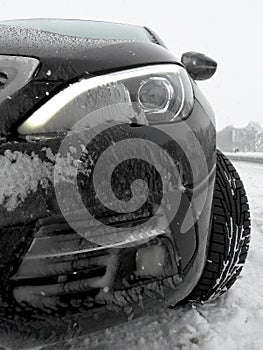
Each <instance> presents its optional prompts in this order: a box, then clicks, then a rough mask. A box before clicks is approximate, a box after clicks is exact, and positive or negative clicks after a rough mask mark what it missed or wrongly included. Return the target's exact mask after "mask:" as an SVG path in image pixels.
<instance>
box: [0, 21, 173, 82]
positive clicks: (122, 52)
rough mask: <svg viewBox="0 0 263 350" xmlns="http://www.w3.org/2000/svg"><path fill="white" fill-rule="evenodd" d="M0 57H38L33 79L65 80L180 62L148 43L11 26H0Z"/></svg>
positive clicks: (163, 50)
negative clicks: (76, 35)
mask: <svg viewBox="0 0 263 350" xmlns="http://www.w3.org/2000/svg"><path fill="white" fill-rule="evenodd" d="M0 43H1V48H0V54H4V55H18V56H28V57H35V58H38V59H39V60H40V62H41V67H40V70H39V71H38V73H37V75H36V77H35V80H46V81H68V80H70V79H74V78H76V77H78V76H81V75H83V74H87V73H88V74H94V73H98V72H105V71H112V70H117V69H121V68H126V67H133V66H138V65H145V64H158V63H180V62H179V60H178V59H177V58H176V57H174V56H173V55H172V54H171V53H170V52H169V51H168V50H166V49H165V48H163V47H162V46H160V45H157V44H154V43H147V42H134V41H123V40H101V39H95V40H94V39H88V38H81V37H74V36H67V35H61V34H57V33H52V32H47V31H43V30H38V29H30V28H23V27H19V26H14V25H3V24H1V25H0Z"/></svg>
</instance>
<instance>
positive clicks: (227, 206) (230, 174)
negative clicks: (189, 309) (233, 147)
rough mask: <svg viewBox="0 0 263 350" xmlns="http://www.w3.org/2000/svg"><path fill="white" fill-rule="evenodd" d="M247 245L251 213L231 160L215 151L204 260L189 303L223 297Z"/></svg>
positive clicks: (230, 284) (242, 259)
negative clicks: (213, 182) (213, 178)
mask: <svg viewBox="0 0 263 350" xmlns="http://www.w3.org/2000/svg"><path fill="white" fill-rule="evenodd" d="M249 241H250V213H249V206H248V201H247V196H246V192H245V189H244V186H243V183H242V181H241V180H240V177H239V175H238V173H237V171H236V169H235V168H234V166H233V164H232V163H231V162H230V160H229V159H228V158H227V157H226V156H225V155H224V154H223V153H221V152H220V151H217V164H216V180H215V188H214V196H213V205H212V212H211V232H210V238H209V248H208V253H207V260H206V263H205V267H204V270H203V273H202V275H201V278H200V280H199V282H198V283H197V285H196V286H195V288H194V289H193V291H192V292H191V294H190V295H189V296H188V298H187V299H188V301H197V302H198V301H205V300H208V299H212V298H214V297H217V296H219V295H222V294H223V293H225V292H226V291H227V290H228V289H229V288H230V287H231V286H232V285H233V284H234V283H235V281H236V279H237V277H238V276H239V274H240V272H241V270H242V268H243V265H244V263H245V261H246V258H247V253H248V248H249Z"/></svg>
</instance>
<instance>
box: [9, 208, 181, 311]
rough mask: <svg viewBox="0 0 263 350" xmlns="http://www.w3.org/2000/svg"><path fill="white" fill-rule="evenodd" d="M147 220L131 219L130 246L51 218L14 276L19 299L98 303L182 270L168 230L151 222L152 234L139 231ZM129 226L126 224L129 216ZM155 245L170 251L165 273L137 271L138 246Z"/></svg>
mask: <svg viewBox="0 0 263 350" xmlns="http://www.w3.org/2000/svg"><path fill="white" fill-rule="evenodd" d="M146 219H147V216H146V215H145V217H142V218H138V219H135V220H132V218H130V220H129V222H130V229H131V231H132V232H133V233H134V234H133V236H134V237H137V240H136V242H133V244H132V245H131V246H127V244H125V245H123V244H121V243H120V242H117V243H116V244H115V245H114V244H112V245H111V246H110V247H104V246H102V245H98V244H95V243H93V242H91V241H88V240H86V239H85V238H83V237H82V236H80V235H78V234H77V233H76V232H75V231H74V230H73V229H72V228H71V227H70V226H69V225H68V224H67V223H65V222H60V223H57V224H55V223H54V222H51V223H50V224H47V225H45V226H41V227H40V228H39V230H38V231H37V232H36V234H35V237H34V239H33V242H32V244H31V246H30V248H29V249H28V252H27V253H26V255H25V256H24V258H23V261H22V263H21V265H20V266H19V269H18V271H17V272H16V274H15V275H14V276H13V277H12V281H11V282H12V287H13V295H14V297H15V299H16V301H17V302H18V303H19V304H30V305H31V306H33V307H37V308H41V309H48V308H52V309H53V308H54V307H56V308H60V307H63V305H64V306H65V305H68V304H72V302H73V304H74V303H75V304H76V305H78V304H83V303H84V304H88V305H90V306H91V307H94V305H95V304H96V302H97V301H98V300H101V293H105V294H107V293H111V292H114V291H118V290H120V291H121V290H127V289H129V288H132V287H136V286H140V285H143V284H144V283H146V282H151V281H154V280H157V279H160V278H164V277H167V276H171V275H175V274H178V271H179V269H180V267H179V265H180V259H179V257H178V256H177V252H176V250H175V248H174V245H173V242H172V235H171V232H170V231H169V230H167V232H163V231H159V232H158V231H157V230H156V229H154V227H150V226H149V232H147V237H151V238H150V239H147V240H145V237H143V236H141V234H140V235H137V236H136V225H138V223H140V221H141V220H146ZM157 220H158V218H157ZM160 220H163V217H162V218H160ZM112 221H114V220H112ZM78 225H79V227H80V228H83V227H86V230H90V231H91V232H94V234H95V233H96V225H91V223H87V222H84V221H80V222H79V223H78ZM120 226H121V221H120ZM125 226H126V227H127V221H126V222H125ZM115 227H116V225H115ZM106 233H107V232H106ZM106 233H104V234H106ZM149 233H150V234H149ZM99 234H101V233H100V232H99ZM91 236H92V235H91ZM115 239H116V237H115ZM151 247H157V248H154V249H157V252H158V251H160V252H161V253H162V255H164V254H165V256H166V258H165V265H166V266H165V269H163V271H164V272H162V273H160V272H157V273H156V276H152V275H151V274H152V273H151V271H150V272H149V275H147V272H146V273H143V271H140V272H139V273H138V271H136V268H138V267H136V261H137V263H138V258H136V257H137V256H138V251H139V252H144V250H143V249H146V251H147V249H153V248H151ZM158 247H159V248H158ZM140 249H141V250H140ZM141 255H142V253H141ZM176 256H177V257H178V259H176ZM136 259H137V260H136ZM163 259H164V258H163ZM141 260H142V259H141ZM142 261H143V260H142ZM141 264H142V262H141ZM142 268H144V267H142ZM148 269H149V267H148ZM156 270H158V271H159V270H161V269H156ZM98 295H100V297H99V298H97V296H98Z"/></svg>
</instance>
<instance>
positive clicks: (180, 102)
mask: <svg viewBox="0 0 263 350" xmlns="http://www.w3.org/2000/svg"><path fill="white" fill-rule="evenodd" d="M193 102H194V97H193V89H192V85H191V82H190V79H189V77H188V74H187V73H186V71H185V69H183V68H182V67H180V66H178V65H175V64H163V65H155V66H146V67H140V68H134V69H129V70H125V71H121V72H115V73H110V74H106V75H101V76H97V77H91V78H87V79H83V80H81V81H79V82H77V83H74V84H72V85H70V86H68V87H67V88H65V89H64V90H63V91H61V92H59V93H58V94H57V95H55V96H54V97H52V98H51V99H50V100H49V101H48V102H47V103H46V104H45V105H43V106H42V107H41V108H40V109H38V110H37V111H36V112H35V113H34V114H33V115H32V116H31V117H29V119H27V120H26V121H25V122H24V123H23V124H22V125H21V126H20V127H19V130H18V131H19V132H20V133H21V134H36V133H46V132H58V131H66V130H69V129H71V128H72V127H73V125H74V124H75V123H77V122H78V121H79V120H81V119H82V118H83V117H86V116H88V115H89V114H91V115H92V112H94V111H97V110H99V109H101V110H103V111H104V112H103V113H104V115H103V116H102V118H100V122H101V121H110V120H118V121H125V122H128V121H131V120H133V121H134V118H136V116H138V115H140V116H141V115H142V114H143V115H144V117H145V120H147V121H148V123H149V124H159V123H168V122H173V121H175V120H177V119H178V120H180V119H181V118H185V117H187V116H188V115H189V113H190V112H191V109H192V107H193ZM113 106H114V108H112V107H113ZM107 107H111V108H109V109H108V110H107ZM91 118H92V117H91ZM96 118H97V117H96ZM97 119H98V118H97ZM94 123H96V121H94V120H90V126H91V127H92V126H94Z"/></svg>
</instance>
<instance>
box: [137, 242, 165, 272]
mask: <svg viewBox="0 0 263 350" xmlns="http://www.w3.org/2000/svg"><path fill="white" fill-rule="evenodd" d="M166 260H167V252H166V249H165V247H163V246H160V245H158V246H152V247H146V248H141V249H139V250H138V251H137V253H136V273H135V274H136V276H164V275H165V264H166Z"/></svg>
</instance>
